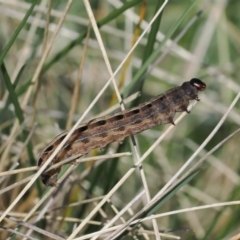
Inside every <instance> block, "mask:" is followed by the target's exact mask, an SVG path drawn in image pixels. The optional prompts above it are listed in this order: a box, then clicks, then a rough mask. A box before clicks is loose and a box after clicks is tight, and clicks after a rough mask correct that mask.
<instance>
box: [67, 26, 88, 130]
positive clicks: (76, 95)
mask: <svg viewBox="0 0 240 240" xmlns="http://www.w3.org/2000/svg"><path fill="white" fill-rule="evenodd" d="M90 30H91V27H90V25H89V26H88V31H87V36H86V38H85V39H86V41H85V44H84V47H83V52H82V54H81V59H80V65H79V70H78V75H77V79H76V84H75V87H74V91H73V96H72V99H71V104H70V106H71V107H70V110H69V114H68V119H67V124H66V129H70V128H71V126H72V121H73V115H74V111H75V109H76V106H77V103H78V99H79V92H80V86H81V82H82V72H83V66H84V61H85V56H86V52H87V46H88V40H89V36H90Z"/></svg>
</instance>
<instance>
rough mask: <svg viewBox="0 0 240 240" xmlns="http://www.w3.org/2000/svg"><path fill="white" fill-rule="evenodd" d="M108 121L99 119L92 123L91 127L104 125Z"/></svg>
mask: <svg viewBox="0 0 240 240" xmlns="http://www.w3.org/2000/svg"><path fill="white" fill-rule="evenodd" d="M106 123H107V121H106V120H100V121H98V122H95V123H93V124H90V125H89V127H90V128H95V127H99V126H103V125H105V124H106Z"/></svg>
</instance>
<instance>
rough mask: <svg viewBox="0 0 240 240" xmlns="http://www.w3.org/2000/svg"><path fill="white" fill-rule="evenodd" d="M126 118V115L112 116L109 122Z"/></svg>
mask: <svg viewBox="0 0 240 240" xmlns="http://www.w3.org/2000/svg"><path fill="white" fill-rule="evenodd" d="M123 118H124V115H122V114H121V115H116V116H113V117H111V118H109V119H108V121H109V122H115V121H119V120H122V119H123Z"/></svg>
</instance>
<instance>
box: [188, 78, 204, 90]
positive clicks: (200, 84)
mask: <svg viewBox="0 0 240 240" xmlns="http://www.w3.org/2000/svg"><path fill="white" fill-rule="evenodd" d="M190 84H191V85H192V86H193V87H195V88H196V89H197V90H198V91H204V90H205V89H206V84H205V83H204V82H202V81H201V80H200V79H198V78H192V79H191V80H190Z"/></svg>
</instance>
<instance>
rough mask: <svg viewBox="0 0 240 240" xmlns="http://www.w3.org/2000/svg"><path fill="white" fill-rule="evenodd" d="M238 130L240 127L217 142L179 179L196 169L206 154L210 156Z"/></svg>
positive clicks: (205, 157)
mask: <svg viewBox="0 0 240 240" xmlns="http://www.w3.org/2000/svg"><path fill="white" fill-rule="evenodd" d="M239 131H240V128H239V129H237V130H236V131H234V132H233V133H232V134H230V135H229V136H228V137H226V138H225V139H223V140H222V141H221V142H220V143H218V144H217V145H216V146H215V147H214V148H212V149H211V150H210V151H209V152H208V153H207V154H206V155H205V156H203V157H202V158H201V159H200V160H198V162H197V163H196V164H195V165H194V166H193V167H191V168H190V169H189V170H188V171H187V172H186V173H185V174H184V175H183V176H182V177H181V179H184V178H185V177H187V176H188V175H189V174H190V173H191V172H193V171H194V170H196V169H197V168H199V167H200V165H201V164H202V163H203V162H204V161H205V160H206V159H207V158H208V156H211V155H212V153H214V152H215V151H216V150H217V149H218V148H220V147H221V146H222V145H223V144H224V143H225V142H227V141H228V140H229V139H231V138H232V137H233V136H234V135H235V134H237V133H238V132H239Z"/></svg>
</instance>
